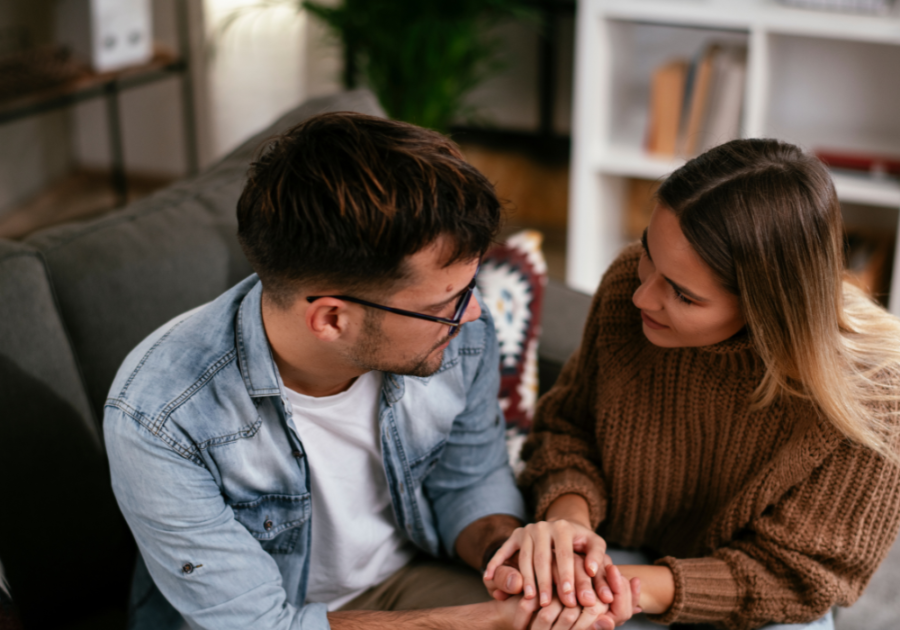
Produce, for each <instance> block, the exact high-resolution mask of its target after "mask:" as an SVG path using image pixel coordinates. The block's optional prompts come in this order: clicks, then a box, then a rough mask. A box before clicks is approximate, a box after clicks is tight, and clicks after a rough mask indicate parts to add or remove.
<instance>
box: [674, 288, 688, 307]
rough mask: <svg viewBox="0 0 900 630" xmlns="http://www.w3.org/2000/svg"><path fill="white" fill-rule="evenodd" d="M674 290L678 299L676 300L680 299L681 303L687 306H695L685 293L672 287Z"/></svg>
mask: <svg viewBox="0 0 900 630" xmlns="http://www.w3.org/2000/svg"><path fill="white" fill-rule="evenodd" d="M672 290H673V291H674V292H675V297H676V298H678V299H679V300H681V301H682V302H684V303H685V304H693V302H692V301H691V300H689V299H688V298H687V296H685V294H684V293H682V292H681V291H679V290H678V289H676V288H675V287H672Z"/></svg>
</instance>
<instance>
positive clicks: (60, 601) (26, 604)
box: [0, 241, 133, 628]
mask: <svg viewBox="0 0 900 630" xmlns="http://www.w3.org/2000/svg"><path fill="white" fill-rule="evenodd" d="M0 322H2V325H0V409H2V410H3V411H2V412H0V480H2V481H0V483H2V487H3V516H2V518H0V558H3V564H4V569H5V572H6V576H7V578H8V579H9V583H10V585H11V588H12V595H13V597H14V599H15V602H16V606H17V608H18V609H19V611H20V613H21V615H22V617H23V623H24V624H25V627H26V628H43V627H55V626H58V625H59V624H61V623H62V622H64V621H71V620H72V619H73V617H74V618H77V617H78V615H77V612H80V611H84V609H85V605H84V602H85V601H90V602H91V603H92V605H96V606H101V607H102V606H103V605H104V604H108V603H109V602H111V601H115V600H121V599H122V598H123V597H124V595H125V593H126V589H127V582H126V583H125V584H123V580H122V577H123V575H127V574H128V571H129V567H130V566H131V562H132V560H131V557H132V555H133V552H132V551H131V549H132V543H131V541H130V537H129V535H128V532H127V529H126V527H125V523H124V521H122V519H121V516H120V515H119V511H118V508H117V506H116V502H115V498H114V497H113V495H112V491H111V489H110V485H109V475H108V469H107V464H106V458H105V456H104V453H103V447H102V444H101V440H100V432H99V428H98V424H97V420H96V416H95V414H94V413H93V411H92V409H91V406H90V404H89V402H88V398H87V395H86V393H85V390H84V385H83V382H82V380H81V375H80V373H79V369H78V364H77V360H76V357H75V354H74V353H73V351H72V346H71V344H70V343H69V338H68V335H67V333H66V328H65V325H64V323H63V321H62V319H61V318H60V317H59V312H58V310H57V302H56V297H55V295H54V292H53V288H52V286H51V284H50V280H49V276H48V274H47V268H46V266H45V265H44V260H43V258H42V257H41V255H40V253H39V252H37V251H35V250H34V249H33V248H30V247H27V246H24V245H21V244H17V243H10V242H8V241H0ZM73 611H76V614H75V615H73V614H72V613H73Z"/></svg>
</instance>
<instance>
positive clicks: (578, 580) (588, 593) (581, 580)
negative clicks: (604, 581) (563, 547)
mask: <svg viewBox="0 0 900 630" xmlns="http://www.w3.org/2000/svg"><path fill="white" fill-rule="evenodd" d="M579 560H580V556H576V557H575V562H573V568H574V571H575V595H576V596H577V597H578V603H579V604H581V605H582V606H593V605H594V604H596V603H597V601H598V600H597V593H596V592H595V591H594V583H593V580H592V579H591V576H589V575H588V574H587V572H586V571H585V567H584V564H585V563H583V562H580V561H579ZM607 603H608V602H607Z"/></svg>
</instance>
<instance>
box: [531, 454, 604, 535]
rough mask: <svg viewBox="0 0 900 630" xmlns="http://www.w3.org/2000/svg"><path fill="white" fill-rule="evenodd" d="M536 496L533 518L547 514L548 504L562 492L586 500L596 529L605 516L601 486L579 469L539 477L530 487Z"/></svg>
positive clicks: (539, 518) (542, 517)
mask: <svg viewBox="0 0 900 630" xmlns="http://www.w3.org/2000/svg"><path fill="white" fill-rule="evenodd" d="M532 492H533V493H534V495H533V496H534V497H536V505H535V509H534V519H535V520H536V521H542V520H544V519H545V518H546V516H547V509H548V508H549V507H550V504H551V503H553V502H554V501H556V500H557V499H558V498H559V497H561V496H562V495H564V494H578V495H581V496H582V497H584V499H585V500H586V501H587V504H588V509H589V511H590V516H591V527H592V528H594V529H597V527H598V526H599V525H600V523H601V522H602V521H603V519H604V518H606V492H605V490H604V489H603V488H602V487H598V485H597V484H596V483H595V482H594V480H592V479H591V478H590V477H588V476H587V475H585V474H584V473H583V472H581V471H579V470H575V469H572V468H569V469H567V470H559V471H556V472H552V473H550V474H547V475H544V476H543V477H541V478H540V479H539V480H538V481H537V482H536V483H535V484H534V487H533V489H532Z"/></svg>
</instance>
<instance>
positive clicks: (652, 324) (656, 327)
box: [641, 311, 668, 330]
mask: <svg viewBox="0 0 900 630" xmlns="http://www.w3.org/2000/svg"><path fill="white" fill-rule="evenodd" d="M641 319H643V320H644V323H645V324H647V326H648V327H649V328H652V329H654V330H662V329H663V328H668V326H663V325H662V324H660V323H659V322H658V321H656V320H655V319H653V318H652V317H650V316H649V315H647V313H645V312H644V311H641Z"/></svg>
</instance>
